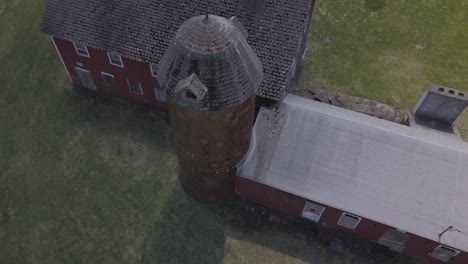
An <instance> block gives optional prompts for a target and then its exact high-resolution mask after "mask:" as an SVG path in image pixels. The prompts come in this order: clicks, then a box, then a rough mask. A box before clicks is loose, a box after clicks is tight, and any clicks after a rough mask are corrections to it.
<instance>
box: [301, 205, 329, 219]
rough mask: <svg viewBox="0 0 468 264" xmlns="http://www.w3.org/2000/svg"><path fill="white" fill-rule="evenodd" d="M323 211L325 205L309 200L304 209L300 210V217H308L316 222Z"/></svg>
mask: <svg viewBox="0 0 468 264" xmlns="http://www.w3.org/2000/svg"><path fill="white" fill-rule="evenodd" d="M324 211H325V207H323V206H321V205H318V204H314V203H311V202H307V203H306V205H305V206H304V210H302V217H304V218H306V219H309V220H311V221H313V222H318V221H320V217H322V214H323V212H324Z"/></svg>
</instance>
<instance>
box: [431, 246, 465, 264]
mask: <svg viewBox="0 0 468 264" xmlns="http://www.w3.org/2000/svg"><path fill="white" fill-rule="evenodd" d="M458 254H460V251H458V250H455V249H453V248H449V247H446V246H442V245H440V246H438V247H437V248H436V249H434V251H432V252H431V253H429V256H431V257H433V258H436V259H438V260H442V261H444V262H448V261H449V260H451V259H452V258H454V257H455V256H456V255H458Z"/></svg>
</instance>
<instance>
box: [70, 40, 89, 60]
mask: <svg viewBox="0 0 468 264" xmlns="http://www.w3.org/2000/svg"><path fill="white" fill-rule="evenodd" d="M73 45H75V50H76V53H78V55H80V56H83V57H88V58H89V52H88V48H87V47H86V46H85V45H82V44H78V43H73Z"/></svg>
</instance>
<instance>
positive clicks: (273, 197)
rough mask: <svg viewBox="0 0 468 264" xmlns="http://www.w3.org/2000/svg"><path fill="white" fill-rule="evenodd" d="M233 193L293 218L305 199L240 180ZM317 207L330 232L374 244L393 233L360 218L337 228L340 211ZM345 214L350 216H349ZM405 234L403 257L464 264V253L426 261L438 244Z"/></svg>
mask: <svg viewBox="0 0 468 264" xmlns="http://www.w3.org/2000/svg"><path fill="white" fill-rule="evenodd" d="M236 193H237V194H238V195H240V196H242V197H244V198H246V199H247V200H250V201H253V202H256V203H258V204H261V205H263V206H266V207H268V208H272V209H275V210H278V211H281V212H283V213H286V214H289V215H296V216H301V215H302V210H303V209H304V206H305V204H306V202H307V200H306V199H303V198H300V197H297V196H295V195H291V194H288V193H285V192H283V191H280V190H277V189H275V188H272V187H270V186H266V185H264V184H261V183H258V182H254V181H251V180H248V179H245V178H242V177H236ZM311 202H314V201H311ZM314 203H315V202H314ZM316 204H319V203H316ZM321 205H322V206H324V207H325V208H326V209H325V211H324V212H323V214H322V217H321V218H320V221H319V223H320V224H322V225H325V226H327V227H330V228H334V229H340V230H343V231H346V232H351V233H355V234H357V235H359V236H361V237H364V238H366V239H369V240H371V241H378V240H379V239H380V238H381V237H382V236H383V235H384V233H385V232H386V231H388V230H391V229H393V230H394V229H395V228H394V227H391V226H387V225H384V224H381V223H378V222H375V221H372V220H369V219H365V218H363V219H362V220H361V222H360V223H359V225H358V226H357V227H356V229H355V230H351V229H348V228H346V227H342V226H340V225H338V220H339V219H340V217H341V215H342V214H343V213H344V211H341V210H338V209H336V208H332V207H328V206H326V205H323V204H321ZM347 213H351V214H352V212H347ZM408 234H409V235H410V236H411V238H410V240H409V241H407V242H406V244H405V246H406V249H405V250H404V251H403V253H404V254H406V255H409V256H415V257H418V258H421V259H424V260H426V261H429V262H430V263H435V264H442V263H449V264H467V263H468V253H466V252H461V253H460V254H458V255H457V256H456V257H454V258H452V259H451V260H450V261H449V262H443V261H440V260H437V259H435V258H433V257H430V256H428V254H429V253H430V252H432V251H433V250H434V249H435V248H437V247H438V246H439V245H441V244H440V243H437V242H435V241H431V240H429V239H425V238H422V237H419V236H417V235H414V234H411V233H408Z"/></svg>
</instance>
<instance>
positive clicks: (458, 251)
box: [428, 245, 461, 262]
mask: <svg viewBox="0 0 468 264" xmlns="http://www.w3.org/2000/svg"><path fill="white" fill-rule="evenodd" d="M440 248H446V249H448V250H452V251H454V252H455V255H453V256H452V257H451V258H450V259H449V260H447V261H444V260H441V259H439V258H437V257H435V256H434V255H433V254H432V253H434V252H435V251H437V250H438V249H440ZM460 252H461V251H460V250H456V249H454V248H452V247H448V246H444V245H439V246H438V247H436V248H435V249H434V250H432V251H431V252H429V254H428V255H429V256H431V257H433V258H435V259H437V260H440V261H442V262H449V261H450V260H452V259H453V258H454V257H456V256H458V254H460Z"/></svg>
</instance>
